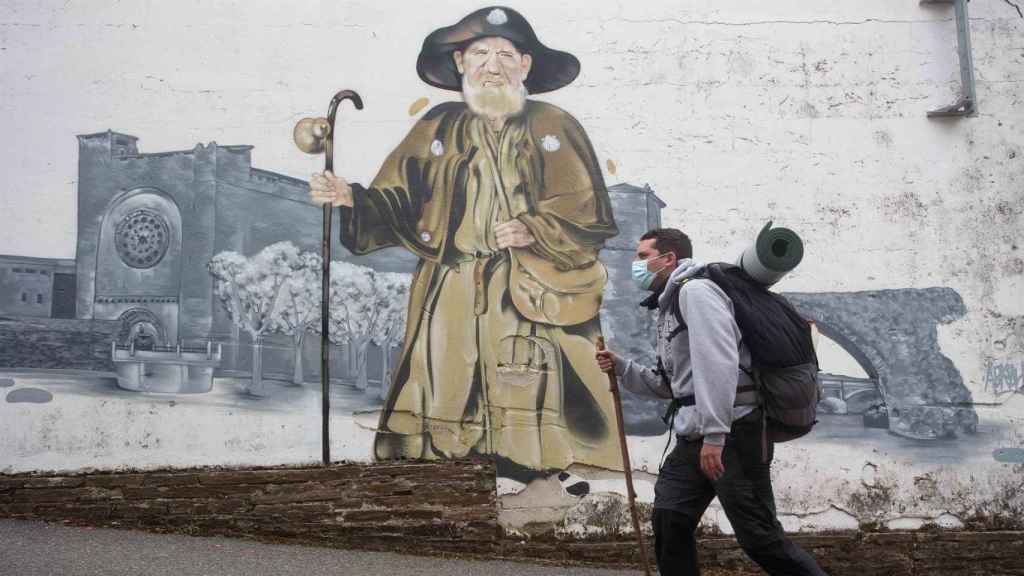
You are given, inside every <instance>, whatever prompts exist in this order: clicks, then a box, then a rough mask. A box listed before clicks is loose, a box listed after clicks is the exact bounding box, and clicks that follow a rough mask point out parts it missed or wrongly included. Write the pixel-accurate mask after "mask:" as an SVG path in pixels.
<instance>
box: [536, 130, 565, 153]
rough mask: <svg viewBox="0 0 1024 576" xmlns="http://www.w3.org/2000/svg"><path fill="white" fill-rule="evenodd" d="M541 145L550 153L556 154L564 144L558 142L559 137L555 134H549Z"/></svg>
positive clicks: (542, 139) (541, 141)
mask: <svg viewBox="0 0 1024 576" xmlns="http://www.w3.org/2000/svg"><path fill="white" fill-rule="evenodd" d="M540 145H541V147H543V148H544V149H545V150H547V151H548V152H555V151H556V150H558V149H559V148H561V147H562V143H561V142H560V141H559V140H558V136H555V135H554V134H548V135H547V136H545V137H543V138H541V139H540Z"/></svg>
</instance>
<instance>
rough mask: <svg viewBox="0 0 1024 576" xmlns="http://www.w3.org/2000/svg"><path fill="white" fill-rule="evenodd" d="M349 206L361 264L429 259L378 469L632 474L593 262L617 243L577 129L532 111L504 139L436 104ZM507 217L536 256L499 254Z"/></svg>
mask: <svg viewBox="0 0 1024 576" xmlns="http://www.w3.org/2000/svg"><path fill="white" fill-rule="evenodd" d="M353 196H354V204H353V207H352V208H344V207H343V208H342V232H341V241H342V243H343V244H344V245H345V246H346V247H347V248H348V249H349V250H350V251H351V252H353V253H355V254H364V253H367V252H371V251H373V250H377V249H380V248H384V247H388V246H404V247H405V248H406V249H408V250H410V251H411V252H413V253H414V254H416V255H417V256H419V257H420V263H419V266H418V267H417V270H416V273H415V275H414V278H413V283H412V287H411V291H410V301H409V312H408V314H409V317H408V322H407V328H406V333H405V341H404V345H403V350H402V357H401V361H400V362H399V364H398V369H397V370H395V377H394V381H393V383H392V385H391V388H390V391H389V393H388V396H387V398H386V400H385V403H384V408H383V411H382V413H381V417H380V423H379V428H378V431H377V436H376V440H375V446H374V451H375V456H376V457H377V458H378V459H390V458H445V457H459V456H465V455H467V454H469V453H471V452H472V453H482V454H498V455H501V456H504V457H507V458H509V459H511V460H513V461H514V462H516V463H519V464H521V465H523V466H526V467H529V468H533V469H538V470H544V469H564V468H566V467H567V466H568V465H570V464H572V463H582V464H590V465H595V466H601V467H605V468H611V469H618V470H621V469H622V462H621V460H620V458H619V448H618V441H617V432H616V430H615V417H614V411H613V410H614V409H613V404H612V399H611V394H610V393H609V391H608V381H607V377H606V376H605V374H603V373H602V372H601V371H600V370H599V369H598V368H597V364H596V362H595V360H594V352H595V342H596V340H597V337H598V336H600V324H599V321H598V308H599V307H600V304H601V294H602V291H603V288H604V284H605V281H606V279H607V272H606V270H605V268H604V266H603V265H602V264H601V263H600V262H599V261H598V259H597V257H598V251H599V250H600V249H601V247H602V246H603V245H604V242H605V240H607V239H608V238H611V237H612V236H614V235H616V234H617V233H618V230H617V229H616V227H615V222H614V219H613V218H612V210H611V204H610V202H609V199H608V192H607V190H606V189H605V185H604V180H603V178H602V176H601V170H600V168H599V166H598V163H597V159H596V157H595V155H594V151H593V147H592V146H591V144H590V141H589V139H588V138H587V135H586V133H585V132H584V131H583V128H582V127H581V126H580V125H579V124H578V123H577V122H576V120H575V119H574V118H572V117H571V116H570V115H569V114H567V113H566V112H564V111H563V110H561V109H559V108H557V107H555V106H553V105H550V104H545V103H541V102H535V101H528V102H527V104H526V107H525V109H524V111H523V112H522V113H521V114H520V115H518V116H515V117H512V118H510V119H509V120H508V121H507V122H506V124H505V126H504V127H503V128H502V129H501V130H500V131H495V130H493V129H492V128H490V127H489V126H488V124H487V123H486V122H485V121H484V120H483V119H482V118H480V117H478V116H476V115H475V114H473V113H472V112H470V111H469V110H468V108H467V107H466V106H465V104H462V103H446V104H441V105H439V106H437V107H435V108H434V109H432V110H431V111H430V112H428V113H427V114H426V115H425V116H424V117H423V118H422V119H421V120H419V121H418V122H417V123H416V125H415V126H414V127H413V128H412V130H411V131H410V133H409V134H408V135H407V136H406V138H405V139H404V140H403V141H402V143H401V144H400V145H399V146H398V147H397V148H396V149H395V150H394V151H393V152H392V153H391V155H390V156H389V157H388V158H387V160H386V161H385V162H384V165H383V166H382V167H381V170H380V172H379V173H378V175H377V177H376V178H375V179H374V181H373V183H372V185H371V186H370V187H369V188H363V187H361V186H358V185H353ZM512 218H516V219H518V220H519V221H520V222H522V223H523V224H524V225H526V227H527V228H528V229H529V230H530V232H531V233H532V234H533V236H534V238H535V239H536V242H535V243H534V244H532V245H531V246H529V247H526V248H511V249H505V250H499V249H498V248H497V245H496V240H495V235H494V227H495V226H496V225H497V224H499V223H502V222H505V221H508V220H510V219H512Z"/></svg>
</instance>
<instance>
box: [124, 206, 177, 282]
mask: <svg viewBox="0 0 1024 576" xmlns="http://www.w3.org/2000/svg"><path fill="white" fill-rule="evenodd" d="M170 236H171V234H170V227H169V226H168V225H167V220H165V219H164V217H163V216H161V215H160V214H158V213H156V212H154V211H152V210H147V209H144V208H143V209H139V210H134V211H132V212H129V213H128V214H127V215H125V217H124V218H122V219H121V221H120V222H118V223H117V228H116V229H115V230H114V243H115V244H116V246H117V253H118V255H119V256H121V260H123V261H124V263H125V264H127V265H129V266H131V267H132V268H152V267H153V266H156V265H157V264H158V263H159V262H160V260H161V259H163V257H164V254H165V253H166V252H167V245H168V243H169V241H170Z"/></svg>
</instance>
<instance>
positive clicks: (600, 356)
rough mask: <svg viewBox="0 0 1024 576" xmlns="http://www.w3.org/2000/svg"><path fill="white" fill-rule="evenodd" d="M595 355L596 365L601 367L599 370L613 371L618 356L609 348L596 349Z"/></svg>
mask: <svg viewBox="0 0 1024 576" xmlns="http://www.w3.org/2000/svg"><path fill="white" fill-rule="evenodd" d="M595 356H596V357H597V366H598V368H600V369H601V372H604V373H605V374H612V373H614V372H615V363H616V362H618V361H619V357H618V356H616V355H615V353H614V352H612V351H611V350H598V351H597V354H596V355H595Z"/></svg>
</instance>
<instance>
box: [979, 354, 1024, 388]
mask: <svg viewBox="0 0 1024 576" xmlns="http://www.w3.org/2000/svg"><path fill="white" fill-rule="evenodd" d="M985 390H986V391H988V392H992V393H993V394H996V395H1002V394H1012V393H1013V392H1024V360H1020V361H1018V362H1006V361H1001V362H995V361H993V360H989V361H988V362H987V367H986V369H985Z"/></svg>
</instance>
